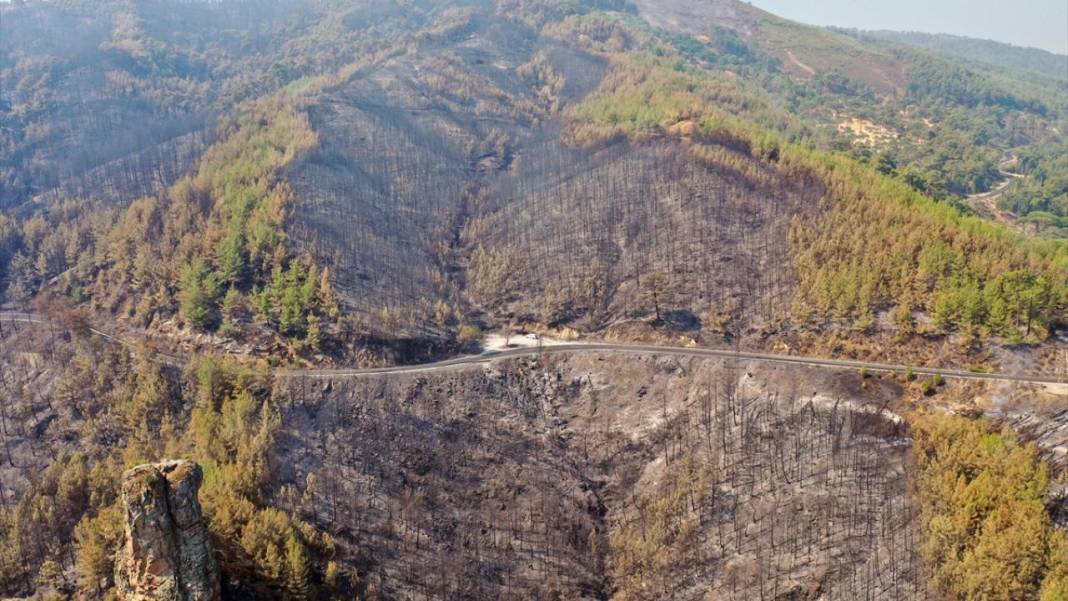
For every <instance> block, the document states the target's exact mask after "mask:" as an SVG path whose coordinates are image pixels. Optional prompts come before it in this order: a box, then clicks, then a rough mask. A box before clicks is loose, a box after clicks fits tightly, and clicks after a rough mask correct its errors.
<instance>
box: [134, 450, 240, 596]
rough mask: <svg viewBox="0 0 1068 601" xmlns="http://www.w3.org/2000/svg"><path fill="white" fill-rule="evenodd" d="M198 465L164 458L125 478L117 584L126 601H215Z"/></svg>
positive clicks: (215, 576) (214, 577)
mask: <svg viewBox="0 0 1068 601" xmlns="http://www.w3.org/2000/svg"><path fill="white" fill-rule="evenodd" d="M201 479H202V474H201V471H200V466H198V465H197V464H195V463H192V462H189V461H168V462H164V463H156V464H149V465H141V466H138V467H135V468H133V469H131V470H129V471H128V472H126V473H125V474H124V476H123V483H122V502H123V507H124V509H125V515H126V537H125V541H124V543H123V546H122V548H121V549H120V550H119V556H118V558H117V561H116V568H115V570H116V574H115V583H116V589H117V592H118V594H119V597H120V598H121V599H125V600H127V601H164V600H165V601H217V600H218V599H219V598H220V595H219V570H218V567H217V566H216V564H215V558H214V557H213V556H212V549H211V540H210V537H209V534H208V528H207V525H205V523H204V519H203V517H202V516H201V512H200V502H199V501H198V500H197V491H198V490H199V489H200V482H201Z"/></svg>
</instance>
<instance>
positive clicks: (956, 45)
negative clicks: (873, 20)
mask: <svg viewBox="0 0 1068 601" xmlns="http://www.w3.org/2000/svg"><path fill="white" fill-rule="evenodd" d="M846 32H847V33H849V34H851V35H855V36H859V37H862V38H875V39H879V40H884V41H889V42H895V43H898V44H905V45H907V46H912V47H915V48H922V49H924V50H933V51H935V52H940V53H942V54H946V55H949V56H953V57H956V58H963V59H967V60H971V61H977V62H981V63H987V64H990V65H994V66H996V67H1001V68H1004V69H1020V70H1024V71H1029V72H1031V73H1036V74H1039V75H1043V76H1046V77H1052V78H1054V79H1058V80H1061V81H1068V55H1063V54H1055V53H1053V52H1049V51H1047V50H1042V49H1039V48H1028V47H1024V46H1016V45H1013V44H1006V43H1004V42H996V41H993V40H984V39H980V38H970V37H965V36H958V35H952V34H947V33H922V32H917V31H887V30H879V31H858V30H846Z"/></svg>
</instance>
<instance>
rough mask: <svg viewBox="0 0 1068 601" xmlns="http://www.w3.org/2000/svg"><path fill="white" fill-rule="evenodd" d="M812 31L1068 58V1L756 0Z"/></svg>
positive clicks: (766, 8)
mask: <svg viewBox="0 0 1068 601" xmlns="http://www.w3.org/2000/svg"><path fill="white" fill-rule="evenodd" d="M752 4H753V5H754V6H759V7H760V8H763V9H764V10H766V11H768V12H771V13H774V14H776V15H779V16H780V17H786V18H787V19H792V20H794V21H800V22H802V23H808V24H810V25H834V26H838V27H855V28H857V29H892V30H897V31H922V32H926V33H952V34H955V35H963V36H968V37H973V38H984V39H988V40H996V41H998V42H1008V43H1010V44H1015V45H1017V46H1030V47H1033V48H1042V49H1043V50H1049V51H1051V52H1056V53H1058V54H1068V0H1011V1H1010V0H752Z"/></svg>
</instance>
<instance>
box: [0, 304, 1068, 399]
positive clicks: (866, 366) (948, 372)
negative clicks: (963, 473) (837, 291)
mask: <svg viewBox="0 0 1068 601" xmlns="http://www.w3.org/2000/svg"><path fill="white" fill-rule="evenodd" d="M3 322H23V323H47V321H46V320H45V319H43V318H42V317H41V316H39V315H35V314H32V313H14V312H0V324H2V323H3ZM89 331H90V332H91V333H93V334H95V335H97V336H101V337H103V338H106V339H109V340H113V341H116V342H119V343H120V344H124V345H127V346H132V345H130V344H128V343H126V342H125V341H123V340H121V339H119V338H116V337H115V336H112V335H111V334H108V333H106V332H102V331H100V330H97V329H95V328H89ZM574 353H611V354H632V355H671V356H677V357H700V358H716V359H735V360H742V361H758V362H763V363H773V364H780V365H800V366H805V367H821V368H834V369H856V370H867V371H871V372H882V373H898V374H904V373H907V372H909V371H911V372H912V373H913V374H916V375H927V376H934V375H939V376H942V377H944V378H955V379H960V380H985V381H1002V382H1020V383H1027V384H1063V383H1066V379H1065V378H1064V377H1058V376H1053V375H1048V374H1004V373H982V372H974V371H967V370H961V369H953V368H937V367H912V366H907V365H901V364H896V363H878V362H871V361H854V360H850V359H827V358H823V357H804V356H797V355H782V354H777V353H763V352H758V351H743V350H734V349H717V348H702V347H679V346H661V345H655V344H620V343H608V342H589V343H574V344H554V345H549V346H541V347H523V348H515V349H508V350H505V351H496V352H487V353H483V354H480V355H465V356H462V357H454V358H451V359H446V360H444V361H438V362H435V363H422V364H418V365H399V366H394V367H372V368H365V369H355V368H330V369H299V368H276V369H272V370H271V374H272V375H274V376H277V377H291V378H296V377H303V378H324V379H325V378H360V377H369V376H379V375H389V374H419V373H433V372H438V371H446V370H451V369H458V368H462V367H467V366H474V365H480V364H488V363H491V362H493V361H496V360H499V359H508V358H517V357H538V356H542V355H561V354H574ZM157 358H158V360H159V361H160V362H161V363H165V364H167V365H172V366H179V367H180V366H181V365H183V364H184V362H185V359H184V358H182V357H177V356H174V355H166V354H158V355H157Z"/></svg>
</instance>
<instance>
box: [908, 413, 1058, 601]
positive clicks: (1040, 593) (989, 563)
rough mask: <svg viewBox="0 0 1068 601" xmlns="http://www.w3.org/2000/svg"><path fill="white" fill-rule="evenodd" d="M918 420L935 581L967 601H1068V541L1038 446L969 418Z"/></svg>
mask: <svg viewBox="0 0 1068 601" xmlns="http://www.w3.org/2000/svg"><path fill="white" fill-rule="evenodd" d="M911 425H912V432H913V439H914V441H915V456H916V462H917V467H918V471H917V473H916V477H915V478H916V489H917V492H918V495H919V503H920V521H921V527H922V530H923V542H922V547H921V552H922V555H923V558H924V560H925V561H926V562H927V564H928V566H929V570H930V579H931V585H932V587H933V588H934V589H935V590H936V591H937V592H938V593H939V594H940V595H943V597H944V598H946V599H960V600H962V601H963V600H965V599H966V600H968V601H995V600H1008V599H1013V600H1026V599H1033V600H1041V601H1060V600H1063V599H1068V539H1066V538H1065V534H1064V532H1063V531H1062V530H1059V529H1057V528H1055V527H1054V526H1053V524H1051V523H1050V519H1049V515H1048V514H1047V512H1046V508H1045V505H1044V503H1043V494H1044V493H1045V491H1046V487H1047V486H1048V484H1049V470H1048V467H1047V466H1046V465H1045V463H1044V462H1042V461H1040V460H1039V458H1038V456H1037V452H1036V450H1035V447H1034V446H1033V445H1029V444H1024V443H1021V442H1020V441H1019V440H1018V439H1017V438H1016V436H1015V435H1014V434H1012V433H1011V432H1010V431H1008V430H1005V431H1000V432H999V431H996V430H994V429H993V428H992V427H991V425H990V424H988V423H986V422H985V421H982V420H973V419H968V418H965V417H960V416H952V415H945V414H941V413H923V414H917V415H914V416H913V417H912V419H911Z"/></svg>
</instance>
